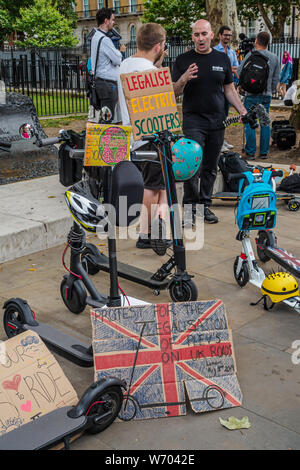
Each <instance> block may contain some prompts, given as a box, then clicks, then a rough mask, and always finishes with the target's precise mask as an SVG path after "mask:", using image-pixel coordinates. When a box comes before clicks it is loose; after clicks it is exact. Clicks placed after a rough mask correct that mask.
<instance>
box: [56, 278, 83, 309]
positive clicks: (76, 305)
mask: <svg viewBox="0 0 300 470" xmlns="http://www.w3.org/2000/svg"><path fill="white" fill-rule="evenodd" d="M66 284H67V279H65V278H64V279H63V280H62V281H61V284H60V295H61V297H62V299H63V302H64V304H65V306H66V307H67V309H68V310H70V312H72V313H74V314H75V315H78V314H79V313H81V312H83V310H84V309H85V307H86V290H85V288H84V285H83V283H82V281H81V280H80V279H78V280H76V281H74V284H73V286H72V297H71V299H66V298H65V295H64V293H65V286H66Z"/></svg>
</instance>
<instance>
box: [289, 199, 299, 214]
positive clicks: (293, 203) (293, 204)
mask: <svg viewBox="0 0 300 470" xmlns="http://www.w3.org/2000/svg"><path fill="white" fill-rule="evenodd" d="M299 208H300V202H299V201H296V200H295V199H291V200H290V201H289V202H288V209H289V211H292V212H297V211H298V210H299Z"/></svg>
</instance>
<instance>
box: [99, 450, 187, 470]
mask: <svg viewBox="0 0 300 470" xmlns="http://www.w3.org/2000/svg"><path fill="white" fill-rule="evenodd" d="M104 463H105V464H106V465H127V466H130V467H132V468H136V467H138V466H139V465H142V464H144V463H149V464H151V465H174V464H175V465H176V464H177V465H194V464H195V463H196V462H195V455H194V454H175V453H174V454H148V455H147V454H146V453H145V454H143V456H142V457H139V456H136V457H134V456H131V457H130V456H126V457H125V456H119V455H115V454H113V455H111V456H109V457H105V460H104Z"/></svg>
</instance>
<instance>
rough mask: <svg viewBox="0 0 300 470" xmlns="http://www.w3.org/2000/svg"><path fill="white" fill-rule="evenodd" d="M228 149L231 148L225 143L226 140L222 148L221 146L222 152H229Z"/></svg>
mask: <svg viewBox="0 0 300 470" xmlns="http://www.w3.org/2000/svg"><path fill="white" fill-rule="evenodd" d="M227 150H229V149H228V147H227V145H225V142H224V144H223V145H222V148H221V152H227Z"/></svg>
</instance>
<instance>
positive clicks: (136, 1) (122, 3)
mask: <svg viewBox="0 0 300 470" xmlns="http://www.w3.org/2000/svg"><path fill="white" fill-rule="evenodd" d="M103 7H107V8H113V9H114V11H115V16H116V23H115V29H116V30H117V31H118V33H119V34H120V35H121V36H122V40H121V44H128V43H130V42H131V43H135V40H136V32H137V29H138V27H139V25H140V24H141V21H140V17H141V15H142V13H143V4H142V0H77V5H76V7H75V11H76V13H77V15H78V24H77V29H76V31H75V34H76V36H77V38H78V40H79V45H80V46H84V45H86V44H87V38H88V36H89V34H90V32H91V31H92V29H93V28H94V27H96V26H97V25H96V13H97V10H99V9H100V8H103Z"/></svg>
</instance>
